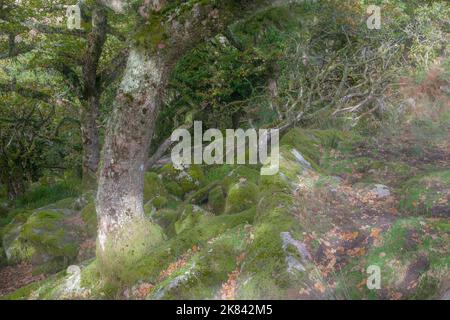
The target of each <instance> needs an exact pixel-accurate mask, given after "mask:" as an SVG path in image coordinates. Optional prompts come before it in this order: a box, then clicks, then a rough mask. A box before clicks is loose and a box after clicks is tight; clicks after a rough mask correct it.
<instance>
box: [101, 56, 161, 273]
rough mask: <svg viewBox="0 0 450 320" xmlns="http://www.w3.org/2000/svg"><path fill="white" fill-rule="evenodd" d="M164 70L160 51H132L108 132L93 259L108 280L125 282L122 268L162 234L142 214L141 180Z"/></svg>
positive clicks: (130, 263) (159, 101)
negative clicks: (156, 52)
mask: <svg viewBox="0 0 450 320" xmlns="http://www.w3.org/2000/svg"><path fill="white" fill-rule="evenodd" d="M168 74H169V66H168V64H167V63H166V62H165V61H164V59H163V58H162V57H161V56H158V55H157V54H148V53H146V52H145V51H144V50H142V49H139V48H132V49H131V50H130V55H129V58H128V62H127V67H126V70H125V74H124V78H123V80H122V83H121V86H120V88H119V90H118V93H117V96H116V100H115V105H114V111H113V115H112V117H111V119H110V123H109V126H108V130H107V133H106V138H105V144H104V147H103V166H102V168H101V171H100V177H99V187H98V191H97V202H96V209H97V214H98V220H99V229H98V240H97V259H98V262H99V266H100V268H101V270H102V273H103V275H104V276H106V277H108V278H109V280H120V281H123V280H124V278H123V275H124V274H126V272H123V271H126V270H127V269H128V268H129V267H130V266H132V265H133V264H134V263H135V262H136V261H137V260H138V259H139V258H140V257H142V255H143V254H144V253H145V252H147V250H148V249H149V248H151V247H152V246H153V245H155V244H156V243H158V242H159V241H160V240H162V238H163V234H162V231H161V230H160V229H159V227H158V226H156V225H153V224H152V223H151V222H150V221H148V220H146V219H145V216H144V208H143V185H144V173H145V167H146V161H147V159H148V151H149V146H150V139H151V137H152V135H153V130H154V124H155V120H156V117H157V113H158V110H159V109H160V107H161V104H162V98H163V94H164V90H165V88H166V84H167V77H168Z"/></svg>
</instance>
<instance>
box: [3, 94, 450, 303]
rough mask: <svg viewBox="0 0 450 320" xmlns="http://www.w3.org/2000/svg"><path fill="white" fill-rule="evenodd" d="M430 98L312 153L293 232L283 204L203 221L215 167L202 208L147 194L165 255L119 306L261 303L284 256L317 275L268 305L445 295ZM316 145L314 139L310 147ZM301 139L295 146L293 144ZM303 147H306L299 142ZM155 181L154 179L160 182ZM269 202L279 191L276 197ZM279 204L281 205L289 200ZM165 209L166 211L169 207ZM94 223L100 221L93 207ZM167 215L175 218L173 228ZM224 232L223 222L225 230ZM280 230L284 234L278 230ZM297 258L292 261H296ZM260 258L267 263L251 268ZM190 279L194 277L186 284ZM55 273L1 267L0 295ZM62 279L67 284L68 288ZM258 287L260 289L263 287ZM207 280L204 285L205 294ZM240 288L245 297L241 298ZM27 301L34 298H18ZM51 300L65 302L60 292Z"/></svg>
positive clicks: (447, 225) (444, 119) (449, 137)
mask: <svg viewBox="0 0 450 320" xmlns="http://www.w3.org/2000/svg"><path fill="white" fill-rule="evenodd" d="M416 91H418V90H416ZM433 96H434V97H435V98H438V99H436V101H428V100H427V99H424V98H423V97H420V96H416V97H415V98H416V99H415V101H416V102H415V103H414V105H412V106H411V110H409V113H410V114H412V115H413V116H408V117H407V119H402V120H401V121H399V122H397V123H387V124H386V127H385V128H381V129H380V130H379V131H378V133H377V134H376V135H370V134H369V135H366V136H359V138H357V139H354V140H353V139H351V141H345V140H344V141H341V144H340V145H339V146H338V147H332V148H330V147H329V146H323V145H320V146H319V147H318V149H317V152H319V153H321V156H320V157H319V158H320V159H318V160H316V162H317V165H318V169H317V170H310V171H308V172H307V173H305V172H303V173H302V174H298V175H294V177H293V178H292V179H294V180H293V181H294V184H295V186H294V191H293V192H291V191H290V192H289V195H288V196H289V197H292V198H293V199H294V200H293V201H294V205H293V206H290V207H289V210H287V215H288V216H289V219H290V217H291V216H293V217H294V218H295V219H296V220H294V224H293V225H291V224H290V222H289V221H290V220H285V219H288V218H286V217H285V216H281V215H280V213H279V211H277V210H278V209H279V208H283V207H286V205H285V204H284V203H283V202H280V203H281V204H277V203H276V202H273V203H270V202H268V203H267V207H268V208H270V207H271V206H272V205H273V206H274V208H275V210H273V212H275V213H271V212H272V211H270V210H269V213H266V211H265V210H266V208H265V207H264V206H261V205H260V204H258V205H256V209H257V211H258V210H259V211H261V212H257V216H256V217H257V218H255V221H253V217H252V218H251V219H248V217H250V216H251V215H250V214H249V213H251V212H248V211H245V210H244V211H236V212H238V214H228V213H226V209H225V212H224V209H223V207H222V209H221V211H220V213H218V212H215V214H212V213H210V211H211V212H213V208H212V207H211V198H212V196H211V192H210V190H211V188H212V187H217V182H218V181H219V182H220V183H223V182H224V181H225V180H226V178H228V177H230V174H228V176H224V177H225V178H218V175H217V172H219V173H220V172H221V170H222V169H221V168H218V170H217V172H216V173H215V174H214V175H212V176H211V177H210V178H208V181H210V182H211V181H213V184H211V185H212V187H211V188H207V189H206V190H207V193H206V195H207V197H206V200H207V201H206V202H205V196H204V190H203V191H202V188H200V190H198V191H193V193H192V192H191V193H190V194H189V196H188V197H186V198H185V200H184V201H180V200H173V201H174V203H173V204H169V205H167V204H165V205H164V206H163V209H161V210H160V209H155V208H154V207H153V206H156V201H154V200H155V199H157V200H160V201H161V199H162V198H164V199H165V197H167V198H169V199H175V198H174V197H173V195H171V194H169V193H167V194H165V197H164V196H162V195H161V194H153V195H152V196H153V202H151V203H152V205H151V206H150V208H151V212H150V216H151V217H153V219H156V220H155V221H158V219H160V222H158V223H160V224H161V225H162V226H163V227H164V228H165V231H166V232H167V234H171V236H169V240H168V242H167V244H166V246H167V247H166V246H165V245H162V246H161V248H160V249H156V251H154V252H153V253H152V254H151V255H149V259H148V260H145V261H143V262H142V269H139V270H138V271H139V272H141V273H142V275H140V274H139V278H140V279H141V280H139V281H137V282H135V283H133V285H134V286H133V285H131V286H128V287H126V288H123V290H121V291H120V292H119V293H118V294H119V297H120V298H127V299H128V298H129V299H144V298H156V299H159V298H161V297H162V298H186V297H188V298H221V299H239V298H242V297H243V298H254V297H261V296H262V297H267V296H266V295H267V294H269V295H271V294H272V293H273V292H276V290H277V289H278V283H277V285H274V284H273V278H280V279H281V280H280V282H281V281H284V280H283V279H284V278H285V277H290V275H285V274H284V273H286V270H285V271H280V267H279V265H280V260H282V259H283V257H286V264H287V265H288V270H287V271H288V272H287V274H289V273H290V272H291V271H292V270H290V269H291V268H298V269H299V270H300V269H301V270H303V271H305V268H306V269H307V270H308V271H307V272H308V276H310V275H311V274H313V273H314V272H316V271H318V273H320V275H319V277H316V276H314V277H310V278H309V279H307V280H306V282H307V285H306V286H305V285H303V282H304V281H305V279H304V278H302V277H303V276H301V277H300V278H298V279H300V280H299V282H298V285H297V284H295V285H293V286H292V288H288V289H287V295H279V296H276V295H275V293H274V295H273V297H283V298H290V299H304V298H337V299H346V298H354V299H361V298H363V299H365V298H381V299H402V298H442V297H448V295H449V290H450V274H449V270H450V268H449V267H450V252H449V248H448V243H449V236H450V206H449V203H450V127H449V123H450V122H449V121H448V119H449V111H450V99H449V97H448V95H447V96H446V95H445V94H444V95H443V94H442V93H440V94H439V95H436V94H433ZM427 97H429V95H427ZM294 130H296V129H294ZM319 131H320V130H319ZM298 132H299V133H300V135H297V136H296V135H293V137H294V140H295V139H297V138H298V139H300V138H302V137H303V138H304V136H307V137H308V139H310V138H311V137H312V136H313V135H315V134H317V132H315V131H314V130H312V131H308V130H304V131H303V130H302V129H299V131H298ZM303 138H302V139H303ZM311 139H312V138H311ZM314 139H316V138H314ZM314 139H312V140H311V141H313V142H314V141H317V140H314ZM305 141H306V144H304V145H305V149H300V150H301V151H302V153H303V154H308V149H307V146H308V145H309V144H310V143H311V141H309V140H305ZM297 142H298V141H293V143H294V145H295V143H297ZM299 144H300V146H301V145H302V142H299ZM331 144H334V143H331ZM313 147H314V148H317V146H313ZM319 149H320V151H319ZM322 149H323V150H322ZM305 151H306V152H305ZM312 153H314V152H312ZM232 172H233V171H232ZM256 172H257V171H256ZM257 174H258V172H257ZM151 177H153V178H158V175H153V176H151ZM236 178H237V184H236V185H239V186H241V185H247V184H248V181H247V179H248V180H249V181H250V180H252V179H253V176H252V175H247V176H245V178H242V177H239V176H236ZM158 179H159V178H158ZM255 179H258V180H259V179H260V178H259V177H257V178H255ZM158 181H159V180H158ZM235 182H236V181H235ZM235 182H233V183H235ZM158 183H162V181H160V182H158ZM166 186H167V187H168V186H169V184H166ZM255 187H256V185H255ZM269 187H270V184H269ZM269 187H268V185H267V184H266V185H264V184H262V183H261V182H259V188H260V192H261V193H264V192H266V191H269V192H271V191H270V190H267V188H269ZM162 188H164V187H162ZM216 189H217V188H216ZM230 190H231V189H230ZM250 190H252V189H250ZM153 192H154V190H153ZM202 192H203V193H202ZM208 192H209V195H208ZM197 194H199V195H200V196H197ZM274 194H275V192H273V193H272V196H273V195H274ZM228 196H229V195H228ZM272 196H271V197H272ZM284 196H286V194H285V195H284ZM284 196H283V197H284ZM208 197H209V199H208ZM246 197H248V195H247V196H246ZM283 197H281V198H280V199H284V198H283ZM197 198H198V199H197ZM273 198H274V199H275V200H273V201H278V200H276V199H277V198H276V197H273ZM244 199H245V198H244ZM165 200H166V202H167V199H165ZM227 201H228V200H227ZM242 201H244V200H242ZM280 201H281V200H280ZM283 201H284V200H283ZM227 203H228V202H227ZM259 203H260V201H259ZM172 205H173V208H172V207H171V206H172ZM237 205H241V203H237ZM91 206H92V204H91ZM87 207H89V205H88V206H86V208H87ZM180 208H181V209H180ZM225 208H226V206H225ZM253 208H255V207H253ZM189 210H190V211H189ZM242 210H243V209H242ZM84 211H85V212H88V210H85V209H83V210H82V212H81V215H80V214H79V212H76V214H73V215H72V218H70V219H66V221H73V220H74V218H73V217H75V218H76V223H75V224H77V225H83V224H84V223H87V222H88V221H89V220H83V219H85V218H87V219H89V216H87V215H85V213H83V212H84ZM191 211H192V212H191ZM159 212H160V213H161V214H159ZM181 212H182V213H181ZM186 212H191V213H190V214H186ZM158 214H159V215H158ZM271 214H274V217H275V218H276V219H277V220H273V221H272V220H269V219H272V218H271ZM164 215H166V216H164ZM199 215H204V216H203V217H199ZM93 217H94V220H96V219H95V210H94V216H93ZM169 217H175V218H173V221H171V220H170V219H169ZM234 217H236V218H234ZM238 217H244V218H238ZM171 219H172V218H171ZM183 219H184V220H183ZM233 219H234V220H233ZM239 219H243V220H242V221H240V220H239ZM82 220H83V221H82ZM252 221H253V222H252ZM266 221H268V223H267V222H266ZM225 223H229V224H230V225H227V226H226V228H225V227H224V225H225ZM277 223H279V224H280V226H276V225H274V224H277ZM181 228H185V229H181ZM177 229H178V230H177ZM297 229H298V230H301V231H300V232H297V233H294V231H293V230H297ZM94 230H95V227H94ZM183 230H186V231H183ZM287 230H288V231H287ZM280 231H281V232H280ZM290 232H292V235H293V236H292V235H291V233H290ZM272 233H273V234H272ZM280 235H281V239H278V241H280V240H282V245H280V247H276V246H274V245H273V244H274V243H275V244H278V242H277V241H276V240H275V239H276V238H280ZM294 236H295V238H294ZM92 239H93V238H92V237H91V238H89V239H84V240H82V241H80V244H79V247H80V249H81V251H84V249H85V248H84V247H86V251H87V254H82V255H83V257H82V258H79V259H77V262H80V261H85V260H86V261H88V260H89V258H90V257H92V252H93V248H94V247H95V242H94V241H93V240H92ZM285 241H286V242H285ZM286 243H287V244H286ZM289 245H293V246H294V247H295V250H294V251H298V253H300V255H301V256H302V257H301V259H300V258H299V259H297V258H294V255H293V254H292V253H291V251H289V250H288V249H289V248H288V247H289ZM303 248H304V249H303ZM171 250H172V251H171ZM270 250H273V251H270ZM169 251H170V252H171V253H170V255H169V254H168V252H169ZM280 251H281V253H280ZM217 252H218V253H217ZM298 253H295V254H296V255H295V257H297V256H298ZM78 254H79V253H78ZM217 254H219V255H217ZM153 256H154V257H153ZM158 257H160V258H158ZM260 258H262V260H258V259H260ZM295 259H297V260H295ZM307 260H310V262H311V263H310V265H312V268H313V271H311V270H310V269H308V264H309V262H308V261H307ZM299 261H300V262H301V263H300V262H299ZM252 264H254V265H255V266H256V268H255V269H256V270H258V272H259V271H260V272H261V275H259V274H258V273H256V276H257V277H258V276H259V277H260V278H257V279H261V280H255V282H254V283H256V284H252V281H253V278H254V276H255V272H254V270H255V269H252V268H253V265H252ZM80 265H81V264H80ZM91 265H92V264H91ZM91 265H88V266H87V267H86V266H83V268H84V269H83V270H88V271H85V274H88V275H89V276H92V274H94V273H93V272H92V271H91V270H92V268H91V267H89V266H91ZM370 265H377V266H380V267H381V268H382V274H383V280H382V289H381V290H376V291H370V290H368V289H367V286H366V281H367V273H366V269H367V267H368V266H370ZM283 266H284V265H283ZM196 268H197V269H196ZM259 268H261V269H259ZM283 268H285V267H283ZM193 270H194V271H193ZM283 272H284V273H283ZM277 273H279V274H281V275H282V276H279V275H278V274H277ZM193 274H194V275H195V277H194V278H193V279H194V280H192V281H187V282H186V281H185V280H186V279H191V278H189V277H191V276H192V275H193ZM249 275H250V276H249ZM274 275H275V276H274ZM61 276H62V277H65V276H66V275H65V274H64V271H63V274H61V273H60V276H58V277H57V278H55V279H53V280H52V277H53V276H49V278H48V281H47V282H46V281H44V282H42V285H41V283H39V281H41V280H43V279H45V278H46V275H42V274H41V275H38V274H35V273H34V272H33V268H32V266H31V265H29V264H20V265H15V266H6V267H3V268H1V269H0V296H2V295H6V294H9V293H11V292H14V291H15V290H17V289H19V288H21V287H24V286H26V285H28V284H32V283H36V287H34V289H36V288H39V287H41V289H42V290H41V291H46V290H47V289H48V288H47V287H52V288H57V287H58V286H60V285H61V284H60V283H59V282H58V281H60V280H58V279H61V278H60V277H61ZM202 277H203V278H202ZM69 278H70V277H69ZM69 278H63V279H66V280H65V281H68V279H69ZM311 279H312V280H311ZM310 280H311V281H312V282H311V281H310ZM89 281H92V280H89ZM262 281H265V282H262ZM277 281H278V280H277ZM260 282H261V283H263V285H260ZM45 283H47V284H45ZM203 283H207V284H208V286H207V287H204V286H205V285H204V284H203ZM249 283H250V285H249ZM187 284H189V286H187ZM90 285H91V284H90ZM185 285H186V287H184V286H185ZM283 285H285V284H284V283H283ZM78 286H79V284H78ZM91 286H92V285H91ZM245 286H247V287H246V288H247V289H245V290H247V291H245V290H242V287H245ZM258 286H267V288H265V287H258ZM270 286H273V287H270ZM287 287H289V284H288V285H287ZM93 288H94V286H92V287H91V288H89V290H87V291H83V290H81V291H80V290H79V289H77V290H78V291H76V293H75V296H76V297H82V298H86V297H87V298H98V297H99V296H95V295H91V291H90V290H91V289H93ZM248 288H250V289H248ZM271 288H272V289H273V290H272V289H271ZM93 290H94V289H93ZM38 291H39V290H38ZM276 293H277V292H276ZM277 294H278V293H277ZM28 295H29V293H27V294H26V295H25V296H26V297H28ZM58 296H61V295H60V294H59V293H58ZM20 297H22V296H21V295H20ZM269 297H272V296H269Z"/></svg>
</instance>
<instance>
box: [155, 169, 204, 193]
mask: <svg viewBox="0 0 450 320" xmlns="http://www.w3.org/2000/svg"><path fill="white" fill-rule="evenodd" d="M160 173H161V175H162V177H163V180H164V184H166V185H167V187H168V189H169V191H170V192H171V193H172V194H174V195H176V196H178V197H183V196H184V195H185V194H187V193H190V192H192V191H195V190H198V189H200V188H201V187H203V186H204V184H205V181H206V180H205V175H204V173H203V169H202V168H201V167H200V166H198V165H192V166H190V167H189V168H188V169H186V170H177V169H175V168H174V167H173V166H172V165H165V166H164V167H162V168H161V170H160ZM169 184H170V185H169Z"/></svg>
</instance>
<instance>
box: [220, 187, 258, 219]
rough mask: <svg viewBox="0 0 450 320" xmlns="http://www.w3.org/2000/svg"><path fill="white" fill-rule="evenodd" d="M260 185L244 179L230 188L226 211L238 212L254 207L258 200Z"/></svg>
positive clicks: (228, 212)
mask: <svg viewBox="0 0 450 320" xmlns="http://www.w3.org/2000/svg"><path fill="white" fill-rule="evenodd" d="M258 192H259V190H258V186H257V185H256V184H254V183H253V182H250V181H246V180H243V181H241V182H238V183H236V184H235V185H233V186H232V187H231V188H230V189H229V190H228V196H227V199H226V202H225V213H227V214H230V213H237V212H241V211H244V210H247V209H249V208H251V207H253V206H254V205H255V204H256V203H257V201H258Z"/></svg>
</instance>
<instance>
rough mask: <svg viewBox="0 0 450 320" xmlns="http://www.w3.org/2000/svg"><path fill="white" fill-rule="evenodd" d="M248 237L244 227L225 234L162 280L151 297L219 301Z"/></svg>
mask: <svg viewBox="0 0 450 320" xmlns="http://www.w3.org/2000/svg"><path fill="white" fill-rule="evenodd" d="M247 236H248V235H247V232H246V230H245V227H244V226H243V225H241V226H238V227H235V228H233V229H230V230H228V231H226V232H224V233H223V234H222V235H220V236H219V237H217V238H216V239H214V241H211V242H210V243H208V245H207V246H206V247H205V248H203V249H202V250H201V251H199V252H197V253H195V254H194V255H192V257H190V259H189V260H188V261H186V263H185V264H184V265H183V266H182V267H181V268H179V269H177V270H175V272H173V273H171V274H170V276H168V277H167V278H165V279H164V280H163V281H161V282H160V283H159V284H158V285H157V286H156V287H155V288H154V290H153V291H152V293H151V295H150V296H149V297H148V298H149V299H214V298H217V293H218V292H219V291H220V289H221V285H222V283H224V282H226V281H227V278H228V275H229V274H230V273H231V272H232V271H233V270H235V269H236V266H237V261H236V257H238V256H239V255H240V254H241V253H242V252H243V251H244V249H245V245H246V237H247Z"/></svg>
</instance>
